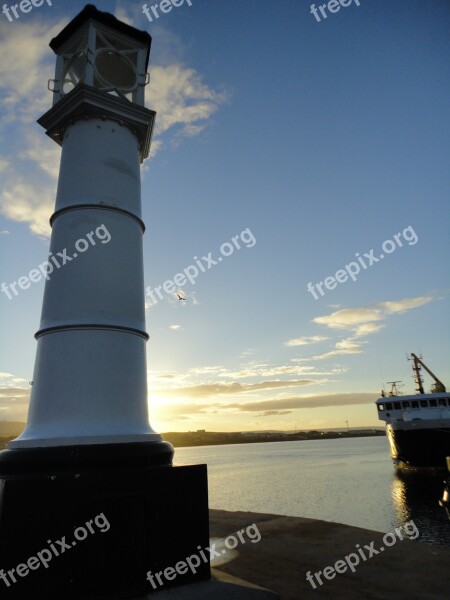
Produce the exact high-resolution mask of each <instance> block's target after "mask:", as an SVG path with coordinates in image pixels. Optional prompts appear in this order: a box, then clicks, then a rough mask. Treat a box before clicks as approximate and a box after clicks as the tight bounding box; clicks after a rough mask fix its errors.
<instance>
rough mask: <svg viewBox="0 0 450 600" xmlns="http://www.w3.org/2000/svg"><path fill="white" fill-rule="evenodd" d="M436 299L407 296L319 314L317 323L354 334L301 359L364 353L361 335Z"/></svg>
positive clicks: (376, 329)
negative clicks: (390, 318) (395, 316)
mask: <svg viewBox="0 0 450 600" xmlns="http://www.w3.org/2000/svg"><path fill="white" fill-rule="evenodd" d="M433 299H434V298H433V296H419V297H417V298H404V299H402V300H397V301H386V302H379V303H378V304H375V305H373V306H369V307H360V308H344V309H341V310H338V311H335V312H333V313H331V314H329V315H324V316H320V317H316V318H315V319H313V322H314V323H316V324H317V325H325V326H326V327H328V328H329V329H335V330H338V331H344V330H346V331H348V332H351V333H352V335H350V337H347V338H345V339H343V340H340V341H338V342H336V343H335V346H334V349H333V350H331V351H329V352H325V353H323V354H319V355H316V356H312V357H310V358H304V359H297V360H298V361H299V362H303V361H305V362H306V361H314V360H325V359H329V358H335V357H336V356H342V355H345V354H361V353H362V352H363V351H364V345H365V344H367V342H366V341H362V340H361V338H363V337H366V336H368V335H371V334H374V333H377V332H378V331H381V329H383V328H384V327H385V323H383V321H385V320H386V319H387V318H388V317H389V316H391V315H395V314H402V313H405V312H407V311H409V310H412V309H414V308H419V307H421V306H424V305H425V304H428V303H429V302H431V301H432V300H433Z"/></svg>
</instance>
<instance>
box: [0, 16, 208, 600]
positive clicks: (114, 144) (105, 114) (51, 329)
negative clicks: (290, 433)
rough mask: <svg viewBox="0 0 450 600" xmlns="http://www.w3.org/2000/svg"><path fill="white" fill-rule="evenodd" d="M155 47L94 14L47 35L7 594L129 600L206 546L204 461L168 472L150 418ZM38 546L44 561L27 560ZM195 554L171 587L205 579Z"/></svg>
mask: <svg viewBox="0 0 450 600" xmlns="http://www.w3.org/2000/svg"><path fill="white" fill-rule="evenodd" d="M150 45H151V38H150V36H149V34H148V33H146V32H143V31H139V30H137V29H135V28H134V27H131V26H129V25H126V24H125V23H122V22H120V21H118V20H117V19H116V18H115V17H114V16H112V15H110V14H108V13H104V12H101V11H98V10H97V9H96V8H95V7H94V6H92V5H87V6H86V7H85V8H84V9H83V10H82V11H81V12H80V13H79V14H78V15H77V16H76V17H75V18H74V19H73V20H72V21H71V22H70V23H69V24H68V25H67V26H66V27H65V28H64V29H63V30H62V32H61V33H60V34H59V35H58V36H57V37H55V38H54V39H53V40H52V41H51V42H50V46H51V48H52V49H53V51H54V52H55V54H56V56H57V59H56V75H55V79H54V80H52V82H51V85H49V87H50V89H51V91H52V92H53V106H52V108H51V109H50V110H49V111H48V112H47V113H45V114H44V115H43V116H42V117H41V118H40V119H39V121H38V122H39V123H40V124H41V125H42V126H43V127H44V128H45V130H46V133H47V134H48V135H49V136H50V137H51V138H52V139H53V140H54V141H55V142H56V143H58V144H60V145H61V146H62V157H61V166H60V176H59V182H58V191H57V197H56V207H55V211H54V213H53V215H52V216H51V218H50V222H51V225H52V236H51V242H50V253H49V257H48V262H47V265H46V270H47V281H46V285H45V293H44V301H43V308H42V315H41V323H40V327H39V330H38V332H37V333H36V339H37V354H36V363H35V369H34V376H33V386H32V394H31V401H30V408H29V414H28V422H27V426H26V428H25V430H24V432H23V433H22V435H21V436H20V437H18V438H17V439H15V440H13V441H12V442H10V444H9V447H8V449H7V450H5V451H3V452H0V597H1V598H2V600H3V599H5V600H8V599H14V600H23V599H24V598H36V597H38V598H45V600H61V599H62V598H64V599H65V600H94V599H102V598H108V599H109V600H116V599H117V600H122V599H124V598H135V597H139V596H142V595H144V594H147V593H148V592H153V591H155V589H154V585H155V584H154V580H153V579H152V573H161V572H163V571H164V572H168V573H172V571H173V568H172V567H173V565H176V564H184V563H183V562H182V561H183V560H184V559H185V558H186V557H188V556H192V555H194V554H195V553H197V552H198V549H199V548H206V547H207V546H208V544H209V522H208V485H207V470H206V465H189V466H182V467H174V466H172V458H173V447H172V445H171V444H169V443H168V442H165V441H163V440H162V438H161V436H160V435H159V434H157V433H155V432H154V431H153V429H152V428H151V426H150V424H149V420H148V408H147V365H146V352H145V350H146V342H147V339H148V335H147V333H146V330H145V310H144V281H143V243H142V240H143V234H144V230H145V226H144V223H143V221H142V215H141V183H140V164H141V163H142V162H143V161H144V160H145V158H146V157H147V156H148V154H149V150H150V142H151V136H152V130H153V123H154V120H155V113H154V111H152V110H149V109H147V108H145V106H144V90H145V86H146V84H147V83H148V76H147V67H148V61H149V54H150ZM99 523H102V524H103V525H102V529H101V531H100V532H96V531H95V524H99ZM106 524H107V526H106ZM77 532H78V533H77ZM80 532H82V533H81V535H82V536H84V537H82V538H81V539H82V540H83V542H82V543H78V541H79V540H80V537H79V536H80ZM89 532H90V534H94V533H96V535H90V534H89ZM77 535H78V537H77ZM88 536H89V537H88ZM85 537H86V538H87V537H88V539H85ZM175 539H176V540H177V543H176V544H174V540H175ZM56 540H60V541H59V542H55V541H56ZM61 543H64V548H63V549H62V546H61V549H62V550H61V549H60V550H58V544H61ZM41 548H42V549H43V550H42V552H40V553H39V554H38V556H39V555H43V556H45V557H47V558H46V566H45V568H44V567H43V568H41V569H38V570H37V569H35V564H36V563H35V562H33V561H35V559H34V558H33V559H30V561H29V562H28V563H27V565H28V564H29V565H30V566H29V567H28V566H27V565H25V563H24V560H25V559H26V557H33V556H35V555H36V552H37V551H38V550H39V549H41ZM68 549H69V550H70V552H69V550H68ZM62 553H64V556H63V557H60V554H62ZM205 557H206V560H203V561H202V562H201V564H200V565H198V567H197V568H196V569H194V570H185V569H181V572H180V573H178V575H177V577H176V580H175V578H174V577H170V578H169V579H168V580H167V582H165V585H166V586H173V585H176V586H179V585H182V584H185V583H194V582H204V581H205V580H209V579H210V566H209V560H208V557H207V555H205ZM50 560H51V561H52V562H51V564H50V565H48V562H49V561H50ZM16 567H17V569H16ZM2 569H3V570H2ZM4 569H7V571H4ZM6 573H7V574H6ZM11 574H12V577H13V578H14V579H12V578H10V575H11ZM148 574H150V575H148ZM36 594H37V595H36Z"/></svg>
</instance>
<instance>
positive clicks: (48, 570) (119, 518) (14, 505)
mask: <svg viewBox="0 0 450 600" xmlns="http://www.w3.org/2000/svg"><path fill="white" fill-rule="evenodd" d="M124 453H125V454H126V449H125V448H124ZM123 462H124V461H123V460H122V464H120V463H119V465H117V464H116V465H115V466H110V467H109V468H106V467H104V466H103V467H102V468H98V467H97V468H94V465H91V468H88V467H86V465H84V466H83V467H81V468H72V469H68V468H67V465H64V468H63V469H61V468H60V469H58V468H55V469H48V470H46V471H45V472H42V471H38V472H32V473H22V474H19V473H18V472H17V468H18V466H17V464H16V463H15V464H14V469H15V474H11V473H7V474H5V473H2V472H1V466H2V465H1V462H0V570H1V569H3V571H0V598H2V600H3V599H5V600H10V599H14V600H25V599H26V600H28V599H29V598H35V599H36V600H63V599H64V600H125V599H126V598H130V597H133V596H138V595H141V596H142V595H145V594H147V593H150V592H152V590H153V588H152V586H151V585H150V582H149V581H148V580H147V573H148V572H149V571H150V572H152V573H158V572H161V571H163V572H164V571H165V570H166V569H168V568H169V567H174V566H175V565H176V564H177V563H179V562H180V561H184V560H185V559H186V558H187V557H189V556H191V555H194V554H199V550H198V547H201V548H207V546H208V545H209V526H208V490H207V474H206V465H195V466H187V467H164V466H161V467H154V466H149V467H142V466H141V467H138V468H136V467H135V466H133V463H131V464H130V465H128V466H124V464H123ZM33 557H34V559H33ZM30 559H32V560H30ZM199 563H200V561H199ZM209 579H210V566H209V562H203V561H202V562H201V563H200V564H199V565H198V567H197V569H196V571H195V573H193V572H192V571H191V570H189V569H187V568H186V572H185V573H183V574H178V575H177V578H176V580H175V581H168V582H167V585H166V587H169V586H171V585H184V584H186V583H192V582H201V581H205V580H209Z"/></svg>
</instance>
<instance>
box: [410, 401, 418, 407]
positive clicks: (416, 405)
mask: <svg viewBox="0 0 450 600" xmlns="http://www.w3.org/2000/svg"><path fill="white" fill-rule="evenodd" d="M411 408H419V401H418V400H413V401H412V402H411Z"/></svg>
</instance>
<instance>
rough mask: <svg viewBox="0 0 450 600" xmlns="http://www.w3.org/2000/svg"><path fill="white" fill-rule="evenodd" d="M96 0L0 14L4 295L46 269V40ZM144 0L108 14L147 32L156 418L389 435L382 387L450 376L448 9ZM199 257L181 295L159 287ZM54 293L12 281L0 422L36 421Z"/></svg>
mask: <svg viewBox="0 0 450 600" xmlns="http://www.w3.org/2000/svg"><path fill="white" fill-rule="evenodd" d="M84 4H85V3H84V2H78V1H74V0H70V1H68V0H54V1H53V2H51V1H47V0H46V2H44V3H43V4H42V6H35V7H32V9H31V10H29V12H27V13H23V12H20V10H19V11H18V13H17V14H18V18H15V17H14V16H11V12H10V13H9V14H10V18H12V21H10V20H9V19H8V18H7V15H6V14H0V56H1V57H2V60H1V61H0V104H1V115H0V175H1V177H0V284H1V283H2V282H3V283H5V285H6V286H8V285H9V284H10V283H11V282H15V281H18V279H19V278H20V277H21V276H26V275H27V274H28V273H29V272H30V271H31V270H32V269H34V268H36V267H37V266H38V265H39V264H41V263H42V262H43V261H45V260H46V259H47V254H48V248H49V236H50V227H49V224H48V219H49V217H50V215H51V213H52V212H53V207H54V201H55V191H56V185H57V177H58V169H59V156H60V148H59V146H57V145H56V144H55V143H54V142H53V141H52V140H50V139H49V138H48V137H47V136H46V135H45V132H44V130H43V129H42V128H41V127H40V126H39V125H38V124H37V123H36V120H37V119H38V118H39V117H40V116H41V115H42V114H43V113H44V112H46V111H47V110H48V109H49V108H50V106H51V102H52V94H51V92H50V91H48V90H47V82H48V80H49V79H51V78H53V76H54V64H55V57H54V54H53V52H52V51H51V49H50V48H49V47H48V42H49V41H50V39H51V38H52V37H53V36H54V35H56V34H57V33H58V32H59V31H60V30H61V29H62V28H63V27H64V26H65V25H66V24H67V23H68V22H69V21H70V20H71V19H72V18H73V17H74V16H75V15H76V14H77V13H78V12H79V11H80V10H81V9H82V8H83V6H84ZM143 4H144V3H143V2H141V0H139V1H136V0H131V1H127V2H114V1H107V0H104V1H99V2H97V3H96V6H97V8H99V9H100V10H106V11H110V12H112V13H113V14H115V15H116V16H117V17H118V18H120V19H122V20H125V21H126V22H128V23H130V24H132V25H133V26H135V27H137V28H138V29H142V30H146V31H148V32H149V33H150V34H151V36H152V40H153V42H152V52H151V57H150V65H149V71H150V77H151V79H150V85H149V86H148V87H147V88H146V105H147V106H148V107H149V108H152V109H153V110H155V111H156V112H157V117H156V129H155V133H154V137H153V144H152V152H151V157H150V158H149V159H148V160H147V161H146V162H145V164H144V165H143V166H142V205H143V218H144V221H145V223H146V225H147V231H146V235H145V239H144V262H145V286H146V288H147V293H146V298H145V302H146V319H147V331H148V333H149V334H150V336H151V339H150V341H149V342H148V345H147V365H148V384H149V412H150V422H151V424H152V426H153V428H154V429H156V430H157V431H161V432H167V431H189V430H191V431H192V430H194V431H195V430H197V429H207V430H209V431H250V430H295V429H307V430H309V429H324V428H338V427H341V428H345V427H346V422H347V421H348V424H349V426H350V427H371V426H376V425H381V423H380V422H379V421H378V419H377V415H376V410H375V406H374V401H375V400H376V398H377V397H378V396H379V393H380V390H381V388H382V386H383V385H386V382H388V381H392V380H401V381H403V384H404V387H403V388H402V391H403V392H404V393H408V392H409V393H412V392H413V389H414V382H413V379H412V370H411V363H409V362H408V361H407V360H406V356H407V353H411V352H415V353H416V354H420V353H421V354H422V356H423V358H424V361H425V362H426V364H427V365H428V366H429V367H430V368H431V369H432V370H433V371H434V372H435V373H436V374H437V375H438V377H439V378H440V379H441V380H442V381H443V382H444V383H445V384H446V385H447V386H450V368H449V355H450V352H449V350H450V344H449V335H448V334H449V315H450V311H449V267H448V258H449V232H448V227H449V208H448V207H449V189H450V186H449V184H450V181H449V179H450V177H449V172H450V171H449V168H448V167H449V165H448V156H449V114H448V98H449V97H450V79H449V66H450V65H449V59H448V56H449V50H450V43H449V37H448V26H449V18H450V4H449V3H447V2H444V1H441V0H427V1H424V0H421V1H419V0H402V1H401V2H392V0H360V2H359V4H358V3H355V2H353V3H351V4H350V5H349V6H347V7H341V8H340V10H339V11H338V12H334V13H333V12H330V11H329V10H328V8H326V7H325V8H324V11H325V14H326V18H325V17H324V16H323V15H322V14H321V13H320V11H319V12H317V11H316V12H317V14H318V18H316V17H315V16H314V14H313V13H312V12H311V4H310V2H305V1H303V0H279V1H278V2H272V1H269V0H247V1H246V2H241V1H238V0H227V1H225V0H208V1H207V0H192V1H191V6H189V3H188V2H187V1H186V2H184V3H183V4H182V5H181V6H179V7H175V6H172V10H171V11H170V12H167V13H164V12H162V11H161V10H160V9H159V8H158V9H157V10H158V11H159V12H158V13H157V14H158V15H159V16H158V18H156V17H155V18H154V19H153V21H152V22H150V20H149V19H148V18H147V17H146V16H145V14H144V13H143ZM148 4H149V5H150V4H152V3H148ZM344 4H345V2H344ZM7 6H10V4H9V3H7ZM153 6H155V4H153ZM158 6H159V3H158ZM322 6H325V5H322ZM331 6H332V7H334V4H333V3H332V4H331ZM150 14H151V13H150ZM318 19H319V20H318ZM233 238H234V241H233ZM238 246H239V248H238ZM381 255H383V258H380V256H381ZM203 257H205V259H204V258H203ZM208 257H210V258H209V260H207V259H208ZM219 258H221V259H222V260H220V261H219V260H218V259H219ZM196 261H199V262H196ZM196 265H197V267H196ZM200 265H202V267H203V269H201V268H200ZM190 266H192V268H190ZM194 268H196V269H197V271H198V275H197V276H194V275H193V276H192V277H191V279H192V282H190V281H187V282H186V285H182V286H181V287H177V291H178V292H179V293H180V295H182V297H185V298H186V300H185V301H179V300H178V297H177V296H176V293H173V292H172V293H165V292H164V291H162V292H161V295H162V296H163V298H162V299H161V298H160V297H159V296H158V294H157V293H155V291H154V290H155V288H157V287H158V286H163V285H164V283H165V282H166V281H168V280H172V279H173V278H174V276H175V275H176V274H177V273H180V272H183V270H184V269H188V270H189V269H190V270H189V272H190V273H191V274H195V270H194ZM117 276H118V277H120V273H117ZM308 284H309V287H308ZM169 287H170V286H169ZM8 289H9V288H8ZM43 290H44V285H43V282H42V281H40V282H37V283H32V285H31V286H30V287H29V288H28V289H26V290H22V289H20V290H19V291H20V293H19V294H18V295H17V296H16V295H14V294H11V293H10V295H11V296H12V297H11V299H10V298H8V296H7V294H6V293H5V292H1V293H0V327H1V332H2V337H1V344H0V359H1V362H0V419H1V420H10V421H25V420H26V414H27V406H28V398H29V392H30V385H29V382H30V380H31V379H32V373H33V365H34V356H35V350H36V342H35V340H34V338H33V335H34V333H35V331H37V329H38V327H39V319H40V311H41V304H42V296H43ZM155 294H156V295H155ZM111 301H113V299H111ZM81 376H82V374H80V377H81ZM430 383H431V382H430V380H429V379H426V386H425V387H426V389H429V387H430ZM62 385H63V382H62Z"/></svg>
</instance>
